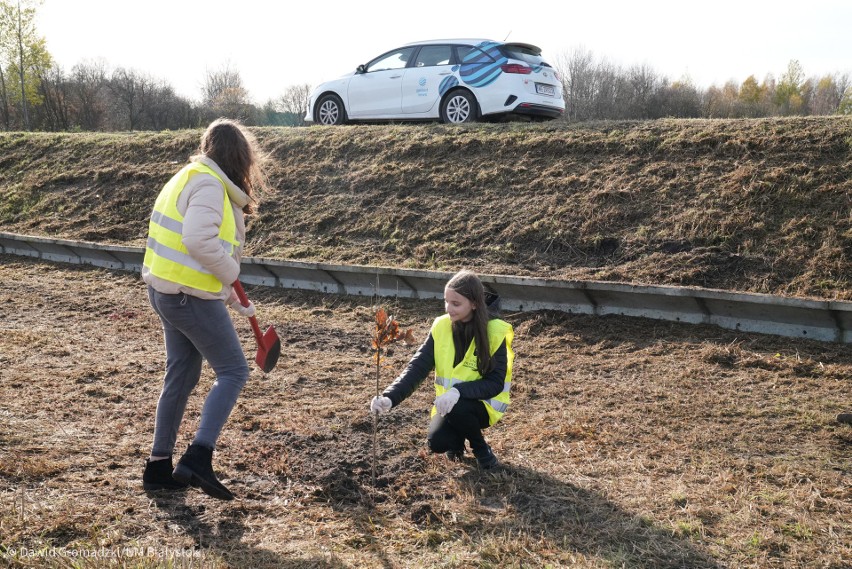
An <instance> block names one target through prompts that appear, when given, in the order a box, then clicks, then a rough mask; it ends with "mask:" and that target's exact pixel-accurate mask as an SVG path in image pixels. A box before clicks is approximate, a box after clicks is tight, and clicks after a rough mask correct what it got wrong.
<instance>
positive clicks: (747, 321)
mask: <svg viewBox="0 0 852 569" xmlns="http://www.w3.org/2000/svg"><path fill="white" fill-rule="evenodd" d="M0 253H7V254H12V255H22V256H26V257H35V258H38V259H44V260H46V261H55V262H60V263H73V264H84V265H93V266H96V267H104V268H107V269H118V270H123V271H133V272H140V271H141V269H142V258H143V255H144V249H143V248H141V247H123V246H116V245H103V244H98V243H87V242H81V241H69V240H64V239H51V238H44V237H33V236H27V235H19V234H14V233H3V232H0ZM451 276H452V273H448V272H440V271H422V270H412V269H395V268H388V267H370V266H358V265H333V264H326V263H304V262H298V261H282V260H278V259H268V258H263V257H246V258H244V259H243V262H242V271H241V275H240V280H242V281H243V282H244V283H247V284H254V285H262V286H269V287H280V288H292V289H302V290H310V291H316V292H325V293H332V294H353V295H362V296H373V295H377V296H384V297H400V298H415V299H440V298H443V293H444V285H445V284H446V282H447V280H448V279H449V278H450V277H451ZM480 276H481V278H482V280H483V282H486V283H488V284H489V285H490V286H491V287H492V288H493V289H494V290H495V292H497V293H498V294H499V295H500V297H501V300H502V306H503V308H504V309H506V310H518V311H531V310H560V311H564V312H569V313H576V314H594V315H606V314H616V315H622V316H639V317H644V318H653V319H657V320H670V321H679V322H687V323H692V324H713V325H716V326H720V327H722V328H728V329H732V330H743V331H746V332H760V333H764V334H775V335H780V336H789V337H797V338H811V339H815V340H822V341H829V342H841V343H847V344H848V343H852V302H848V301H839V300H809V299H800V298H789V297H781V296H774V295H768V294H753V293H737V292H727V291H721V290H714V289H705V288H699V287H675V286H639V285H629V284H621V283H609V282H596V281H567V280H552V279H541V278H532V277H513V276H504V275H480Z"/></svg>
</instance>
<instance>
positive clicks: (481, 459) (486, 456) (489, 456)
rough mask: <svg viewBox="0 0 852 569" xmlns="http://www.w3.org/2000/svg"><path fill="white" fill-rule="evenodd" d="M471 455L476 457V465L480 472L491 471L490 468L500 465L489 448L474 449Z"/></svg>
mask: <svg viewBox="0 0 852 569" xmlns="http://www.w3.org/2000/svg"><path fill="white" fill-rule="evenodd" d="M473 455H474V456H475V457H476V463H477V464H478V465H479V468H481V469H482V470H491V469H492V468H497V466H498V465H499V464H500V462H499V461H498V460H497V457H496V456H495V455H494V451H492V450H491V447H490V446H487V445H486V446H485V448H480V449H475V450H474V451H473Z"/></svg>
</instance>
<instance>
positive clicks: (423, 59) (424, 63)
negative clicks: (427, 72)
mask: <svg viewBox="0 0 852 569" xmlns="http://www.w3.org/2000/svg"><path fill="white" fill-rule="evenodd" d="M452 57H453V51H452V48H451V47H450V46H448V45H425V46H423V47H421V48H420V52H419V53H418V54H417V59H416V60H415V61H414V67H432V66H434V65H449V64H450V59H452Z"/></svg>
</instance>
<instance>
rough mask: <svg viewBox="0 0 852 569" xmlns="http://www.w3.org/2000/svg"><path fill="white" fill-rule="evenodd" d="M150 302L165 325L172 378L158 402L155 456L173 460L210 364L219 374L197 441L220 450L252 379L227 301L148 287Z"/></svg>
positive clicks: (165, 382)
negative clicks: (224, 432)
mask: <svg viewBox="0 0 852 569" xmlns="http://www.w3.org/2000/svg"><path fill="white" fill-rule="evenodd" d="M148 299H149V300H150V301H151V306H152V307H153V308H154V311H155V312H156V313H157V314H158V315H159V317H160V320H161V321H162V324H163V336H164V338H165V342H166V375H165V377H164V379H163V391H162V392H161V393H160V399H159V401H158V402H157V417H156V421H155V423H154V443H153V446H152V449H151V454H152V455H153V456H171V454H172V453H173V451H174V448H175V443H176V441H177V435H178V428H179V427H180V424H181V421H183V415H184V412H185V411H186V404H187V401H188V400H189V396H190V394H191V393H192V390H193V389H194V388H195V386H196V385H197V384H198V380H199V379H200V378H201V363H202V361H203V360H207V362H208V363H209V364H210V367H211V368H213V371H214V373H215V374H216V381H214V382H213V385H212V387H211V388H210V391H209V392H208V394H207V398H206V399H205V401H204V407H203V408H202V410H201V420H200V422H199V425H198V430H197V431H196V433H195V438H194V440H193V441H192V442H193V443H196V444H200V445H203V446H206V447H209V448H215V447H216V441H217V440H218V439H219V434H220V433H221V432H222V428H223V427H224V426H225V422H226V421H227V420H228V416H229V415H230V414H231V410H232V409H233V408H234V405H235V404H236V402H237V397H239V395H240V391H242V389H243V386H244V385H245V384H246V381H247V380H248V376H249V367H248V362H246V357H245V354H244V353H243V349H242V346H241V345H240V340H239V337H238V336H237V332H236V330H234V323H233V321H232V320H231V316H230V314H228V308H227V307H226V306H225V303H224V302H222V301H221V300H203V299H200V298H197V297H194V296H190V295H187V294H162V293H159V292H157V291H155V290H154V289H153V288H151V287H150V286H149V287H148Z"/></svg>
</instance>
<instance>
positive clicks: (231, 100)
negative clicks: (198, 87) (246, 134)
mask: <svg viewBox="0 0 852 569" xmlns="http://www.w3.org/2000/svg"><path fill="white" fill-rule="evenodd" d="M202 95H203V99H202V103H203V105H204V106H205V107H206V110H207V112H208V115H209V116H208V117H207V118H211V119H212V118H215V117H220V116H221V117H229V118H232V119H239V120H242V121H246V120H247V119H249V118H250V117H251V116H252V114H253V112H252V111H253V109H252V105H251V102H250V101H249V94H248V90H246V88H245V87H244V86H243V79H242V77H241V76H240V72H239V71H238V70H236V69H234V68H232V67H231V65H230V63H226V64H225V65H223V66H222V68H221V69H219V70H218V71H209V70H208V71H207V76H206V77H205V81H204V87H203V88H202Z"/></svg>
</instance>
